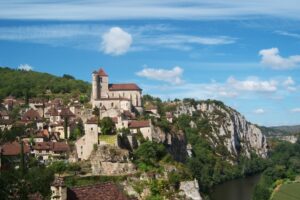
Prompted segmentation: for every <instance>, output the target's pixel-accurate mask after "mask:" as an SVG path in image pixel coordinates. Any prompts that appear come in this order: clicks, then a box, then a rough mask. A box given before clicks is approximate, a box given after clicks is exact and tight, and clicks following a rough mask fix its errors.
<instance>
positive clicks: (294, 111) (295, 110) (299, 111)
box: [291, 108, 300, 113]
mask: <svg viewBox="0 0 300 200" xmlns="http://www.w3.org/2000/svg"><path fill="white" fill-rule="evenodd" d="M291 112H293V113H300V108H293V109H291Z"/></svg>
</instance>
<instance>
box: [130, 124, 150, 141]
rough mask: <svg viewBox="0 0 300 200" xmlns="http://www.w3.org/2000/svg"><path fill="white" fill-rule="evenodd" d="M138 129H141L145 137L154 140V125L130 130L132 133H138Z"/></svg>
mask: <svg viewBox="0 0 300 200" xmlns="http://www.w3.org/2000/svg"><path fill="white" fill-rule="evenodd" d="M138 130H140V131H141V133H142V135H143V137H144V138H145V139H148V140H150V141H152V135H153V127H152V126H149V127H143V128H134V129H130V132H131V133H132V134H136V133H138Z"/></svg>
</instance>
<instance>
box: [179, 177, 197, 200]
mask: <svg viewBox="0 0 300 200" xmlns="http://www.w3.org/2000/svg"><path fill="white" fill-rule="evenodd" d="M179 189H180V190H181V191H182V193H183V194H184V196H185V197H186V198H185V199H187V200H202V197H201V195H200V193H199V185H198V182H197V180H196V179H195V180H194V181H184V182H180V188H179Z"/></svg>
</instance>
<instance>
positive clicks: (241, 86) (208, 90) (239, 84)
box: [143, 75, 296, 100]
mask: <svg viewBox="0 0 300 200" xmlns="http://www.w3.org/2000/svg"><path fill="white" fill-rule="evenodd" d="M153 76H155V75H153ZM161 79H163V78H161ZM287 79H288V77H287V78H285V79H283V78H282V77H280V78H276V77H275V78H272V79H269V80H262V79H260V78H258V77H247V78H245V79H240V80H237V79H236V78H234V77H229V78H228V79H227V80H226V81H224V82H219V81H216V80H212V81H211V82H208V83H205V82H204V83H188V82H184V83H182V84H179V85H174V84H165V85H164V84H159V85H156V84H155V83H151V85H144V86H143V88H145V92H150V93H152V94H155V95H157V96H159V97H161V98H163V99H168V98H170V99H174V98H185V97H190V98H196V99H209V98H210V99H223V100H224V99H232V98H237V99H260V98H265V99H280V100H282V99H284V98H285V97H287V96H288V95H291V94H290V90H289V88H287V87H286V86H284V81H286V80H287ZM167 82H168V83H169V82H170V81H167ZM295 86H296V85H295Z"/></svg>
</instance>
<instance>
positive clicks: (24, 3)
mask: <svg viewBox="0 0 300 200" xmlns="http://www.w3.org/2000/svg"><path fill="white" fill-rule="evenodd" d="M299 13H300V6H299V3H298V2H297V1H296V0H285V1H284V2H283V1H280V0H252V1H248V2H245V1H242V0H185V1H183V0H177V1H176V0H172V1H170V0H164V1H161V0H160V1H158V0H151V1H141V0H127V1H121V0H98V1H96V0H85V1H83V0H73V1H71V0H60V1H58V0H51V1H50V0H43V1H41V0H10V1H6V0H0V66H7V67H11V68H15V69H17V68H19V69H24V70H35V71H40V72H47V73H51V74H55V75H58V76H61V75H63V74H70V75H72V76H74V77H76V78H77V79H82V80H85V81H89V82H90V81H91V73H92V72H93V71H94V70H98V69H99V68H100V67H103V68H104V69H105V71H106V72H107V73H108V74H109V80H110V82H112V83H125V82H134V83H137V84H138V85H139V86H140V87H141V88H142V89H143V93H144V94H150V95H153V96H157V97H160V98H162V99H164V100H168V99H174V98H179V99H182V98H196V99H199V100H202V99H217V100H221V101H223V102H224V103H225V104H227V105H229V106H231V107H233V108H234V109H236V110H238V111H239V112H240V113H241V114H243V115H244V116H245V117H246V118H247V119H248V120H249V121H251V122H253V123H256V124H259V125H265V126H276V125H295V124H300V105H299V102H300V93H299V91H300V71H299V70H300V15H299ZM0 78H1V74H0Z"/></svg>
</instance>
